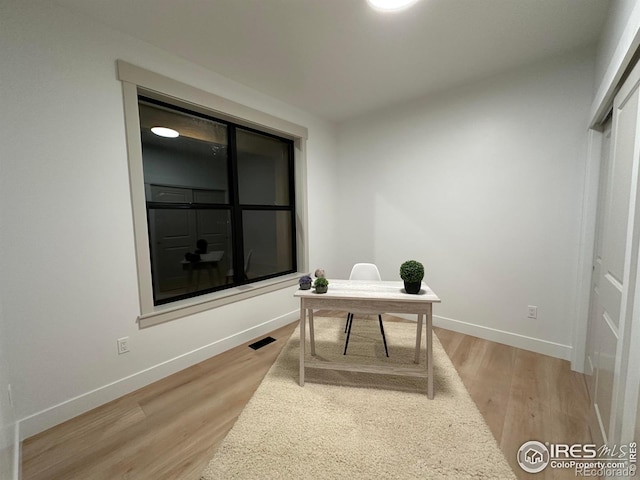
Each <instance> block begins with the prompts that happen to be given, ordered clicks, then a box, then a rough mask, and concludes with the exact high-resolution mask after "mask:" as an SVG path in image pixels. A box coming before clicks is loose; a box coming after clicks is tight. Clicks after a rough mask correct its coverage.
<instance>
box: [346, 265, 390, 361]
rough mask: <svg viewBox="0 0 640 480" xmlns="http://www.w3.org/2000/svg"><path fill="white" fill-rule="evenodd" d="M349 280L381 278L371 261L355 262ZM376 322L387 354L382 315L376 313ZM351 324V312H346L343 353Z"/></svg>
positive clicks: (374, 280) (375, 279)
mask: <svg viewBox="0 0 640 480" xmlns="http://www.w3.org/2000/svg"><path fill="white" fill-rule="evenodd" d="M349 280H368V281H372V282H379V281H381V280H382V278H381V277H380V272H379V271H378V267H376V265H375V264H373V263H356V264H355V265H354V266H353V268H352V269H351V274H350V275H349ZM378 323H379V324H380V333H381V334H382V341H383V342H384V352H385V353H386V354H387V357H388V356H389V350H387V338H386V337H385V335H384V326H383V325H382V315H381V314H378ZM352 324H353V313H348V314H347V323H346V324H345V326H344V331H345V333H346V334H347V341H346V342H345V344H344V353H343V355H346V354H347V347H348V346H349V336H351V326H352Z"/></svg>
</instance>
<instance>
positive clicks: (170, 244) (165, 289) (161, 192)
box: [147, 185, 197, 300]
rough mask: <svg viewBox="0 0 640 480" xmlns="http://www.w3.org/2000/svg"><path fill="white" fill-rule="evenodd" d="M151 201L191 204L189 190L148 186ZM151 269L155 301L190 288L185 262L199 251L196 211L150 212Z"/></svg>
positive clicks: (162, 210) (160, 210)
mask: <svg viewBox="0 0 640 480" xmlns="http://www.w3.org/2000/svg"><path fill="white" fill-rule="evenodd" d="M147 188H149V189H150V192H149V196H148V198H150V199H151V201H153V202H162V203H191V202H192V201H193V194H192V190H191V189H190V188H178V187H167V186H163V185H149V186H148V187H147ZM149 231H150V239H151V243H152V245H151V269H152V272H153V285H154V293H155V297H156V300H157V299H160V298H162V297H165V296H166V295H167V294H176V293H181V292H180V290H183V289H185V288H187V274H186V273H185V271H184V269H183V265H182V261H183V260H184V259H185V254H186V253H189V252H193V251H195V249H196V241H197V237H196V233H197V231H196V218H195V212H194V211H191V210H186V209H184V210H183V209H167V210H165V209H153V210H150V211H149Z"/></svg>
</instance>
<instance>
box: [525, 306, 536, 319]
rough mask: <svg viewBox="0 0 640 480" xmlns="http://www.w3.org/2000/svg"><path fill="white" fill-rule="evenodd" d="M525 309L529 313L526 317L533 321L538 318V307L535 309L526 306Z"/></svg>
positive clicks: (534, 307)
mask: <svg viewBox="0 0 640 480" xmlns="http://www.w3.org/2000/svg"><path fill="white" fill-rule="evenodd" d="M527 309H528V311H529V313H528V314H527V317H529V318H533V319H534V320H535V319H536V318H538V307H536V306H535V305H529V306H527Z"/></svg>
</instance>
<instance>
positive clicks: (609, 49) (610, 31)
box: [595, 0, 638, 83]
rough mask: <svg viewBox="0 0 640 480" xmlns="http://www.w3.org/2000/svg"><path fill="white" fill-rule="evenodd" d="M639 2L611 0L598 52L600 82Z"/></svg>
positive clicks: (633, 0) (597, 72)
mask: <svg viewBox="0 0 640 480" xmlns="http://www.w3.org/2000/svg"><path fill="white" fill-rule="evenodd" d="M637 3H638V2H637V0H611V4H610V6H609V13H608V15H607V20H606V21H605V24H604V27H603V29H602V34H601V36H600V41H599V42H598V48H597V52H596V71H595V73H596V80H597V81H598V83H599V82H600V81H601V80H602V79H603V77H604V75H605V72H606V70H607V68H608V67H609V64H610V63H611V60H612V59H613V58H614V54H615V51H616V49H617V48H618V43H619V42H620V39H621V37H622V34H623V31H624V29H625V27H626V26H627V23H628V22H629V20H630V18H631V12H632V11H633V9H634V7H635V6H636V4H637Z"/></svg>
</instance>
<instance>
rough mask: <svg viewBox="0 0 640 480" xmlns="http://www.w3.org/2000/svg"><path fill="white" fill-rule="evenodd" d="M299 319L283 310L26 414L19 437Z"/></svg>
mask: <svg viewBox="0 0 640 480" xmlns="http://www.w3.org/2000/svg"><path fill="white" fill-rule="evenodd" d="M299 318H300V311H299V310H295V311H293V312H289V313H286V314H284V315H281V316H280V317H276V318H273V319H271V320H268V321H266V322H264V323H261V324H260V325H256V326H255V327H251V328H249V329H247V330H244V331H242V332H238V333H236V334H234V335H231V336H229V337H227V338H223V339H221V340H217V341H215V342H213V343H210V344H209V345H205V346H203V347H200V348H197V349H195V350H192V351H190V352H187V353H184V354H182V355H180V356H178V357H175V358H172V359H170V360H167V361H165V362H162V363H160V364H158V365H154V366H153V367H150V368H147V369H145V370H142V371H140V372H137V373H135V374H133V375H130V376H128V377H125V378H122V379H120V380H117V381H115V382H113V383H110V384H108V385H104V386H102V387H100V388H97V389H95V390H92V391H90V392H86V393H84V394H82V395H79V396H77V397H75V398H71V399H69V400H66V401H65V402H62V403H59V404H58V405H54V406H53V407H50V408H47V409H46V410H42V411H41V412H38V413H35V414H33V415H30V416H28V417H26V418H23V419H21V420H20V421H19V422H18V427H19V428H18V430H19V432H20V437H19V438H20V440H24V439H25V438H29V437H31V436H33V435H36V434H37V433H40V432H42V431H44V430H46V429H48V428H51V427H53V426H55V425H58V424H60V423H62V422H65V421H67V420H70V419H71V418H74V417H77V416H78V415H81V414H82V413H85V412H88V411H89V410H92V409H94V408H96V407H99V406H100V405H104V404H105V403H107V402H110V401H112V400H115V399H117V398H120V397H122V396H123V395H126V394H128V393H131V392H134V391H136V390H138V389H139V388H142V387H145V386H147V385H149V384H151V383H153V382H156V381H158V380H161V379H163V378H165V377H167V376H169V375H172V374H174V373H176V372H179V371H181V370H184V369H185V368H188V367H190V366H192V365H195V364H196V363H200V362H202V361H204V360H207V359H208V358H211V357H213V356H215V355H218V354H220V353H222V352H225V351H227V350H229V349H231V348H234V347H237V346H238V345H242V344H243V343H246V342H248V341H250V340H252V339H254V338H256V337H259V336H261V335H265V334H267V333H269V332H271V331H273V330H275V329H277V328H280V327H283V326H285V325H287V324H289V323H291V322H293V321H295V320H297V319H299Z"/></svg>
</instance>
